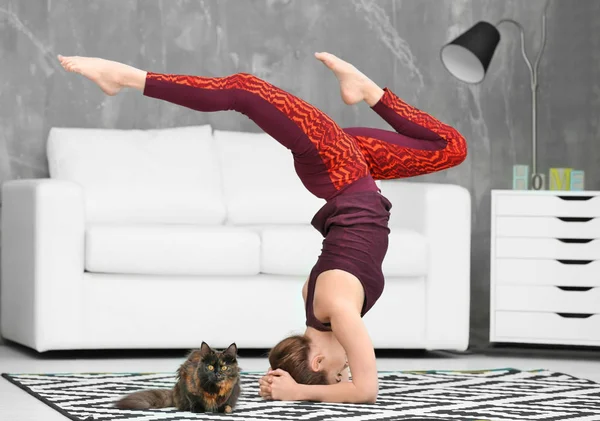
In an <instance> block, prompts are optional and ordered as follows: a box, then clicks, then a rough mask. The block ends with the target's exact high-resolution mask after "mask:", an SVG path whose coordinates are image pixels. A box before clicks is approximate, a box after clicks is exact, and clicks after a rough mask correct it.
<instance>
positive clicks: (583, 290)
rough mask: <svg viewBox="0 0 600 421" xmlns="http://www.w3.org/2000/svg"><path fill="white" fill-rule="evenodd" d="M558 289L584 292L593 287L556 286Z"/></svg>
mask: <svg viewBox="0 0 600 421" xmlns="http://www.w3.org/2000/svg"><path fill="white" fill-rule="evenodd" d="M556 288H558V289H560V290H563V291H580V292H586V291H589V290H590V289H594V287H556Z"/></svg>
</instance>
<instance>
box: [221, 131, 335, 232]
mask: <svg viewBox="0 0 600 421" xmlns="http://www.w3.org/2000/svg"><path fill="white" fill-rule="evenodd" d="M214 137H215V146H216V149H217V153H218V155H219V162H220V166H221V170H222V177H223V187H224V193H225V200H226V203H227V217H228V221H229V223H232V224H238V225H242V224H309V223H310V221H311V219H312V217H313V216H314V214H315V213H316V212H317V211H318V210H319V209H320V208H321V206H323V205H324V204H325V201H324V200H322V199H319V198H317V197H315V196H314V195H312V194H311V193H309V192H308V190H307V189H306V187H304V185H303V184H302V182H301V181H300V179H299V178H298V175H297V174H296V172H295V170H294V160H293V158H292V154H291V152H290V151H289V150H288V149H286V148H285V147H284V146H282V145H281V144H280V143H278V142H277V141H276V140H275V139H273V138H272V137H271V136H269V135H268V134H266V133H246V132H231V131H222V130H215V132H214Z"/></svg>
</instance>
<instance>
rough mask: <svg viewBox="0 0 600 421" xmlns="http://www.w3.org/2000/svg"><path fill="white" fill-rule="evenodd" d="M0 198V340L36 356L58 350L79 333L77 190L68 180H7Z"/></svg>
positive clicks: (81, 233) (80, 203)
mask: <svg viewBox="0 0 600 421" xmlns="http://www.w3.org/2000/svg"><path fill="white" fill-rule="evenodd" d="M2 198H3V203H2V240H1V241H2V245H1V257H2V273H1V287H2V292H1V303H0V312H1V317H0V321H1V331H2V336H4V337H5V338H7V339H10V340H12V341H15V342H18V343H21V344H23V345H26V346H29V347H31V348H34V349H36V350H38V351H45V350H47V349H49V345H50V344H52V345H53V346H52V348H53V349H61V346H60V345H59V344H62V345H64V344H67V343H68V342H70V341H73V340H74V339H75V338H73V333H75V334H77V333H78V332H80V330H79V329H78V326H79V322H80V320H81V311H80V309H81V307H82V303H81V296H82V294H81V290H82V279H83V272H84V241H85V228H84V227H85V222H84V197H83V191H82V189H81V187H80V186H79V185H78V184H76V183H73V182H68V181H61V180H54V179H32V180H12V181H8V182H5V183H4V184H3V185H2ZM57 345H59V346H57Z"/></svg>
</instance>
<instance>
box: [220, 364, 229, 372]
mask: <svg viewBox="0 0 600 421" xmlns="http://www.w3.org/2000/svg"><path fill="white" fill-rule="evenodd" d="M228 368H229V367H227V366H226V365H224V366H223V367H221V370H223V371H227V369H228Z"/></svg>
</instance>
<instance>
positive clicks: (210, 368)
mask: <svg viewBox="0 0 600 421" xmlns="http://www.w3.org/2000/svg"><path fill="white" fill-rule="evenodd" d="M207 368H208V369H209V370H210V371H213V370H214V369H215V368H214V367H213V366H212V365H209V366H208V367H207Z"/></svg>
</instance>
